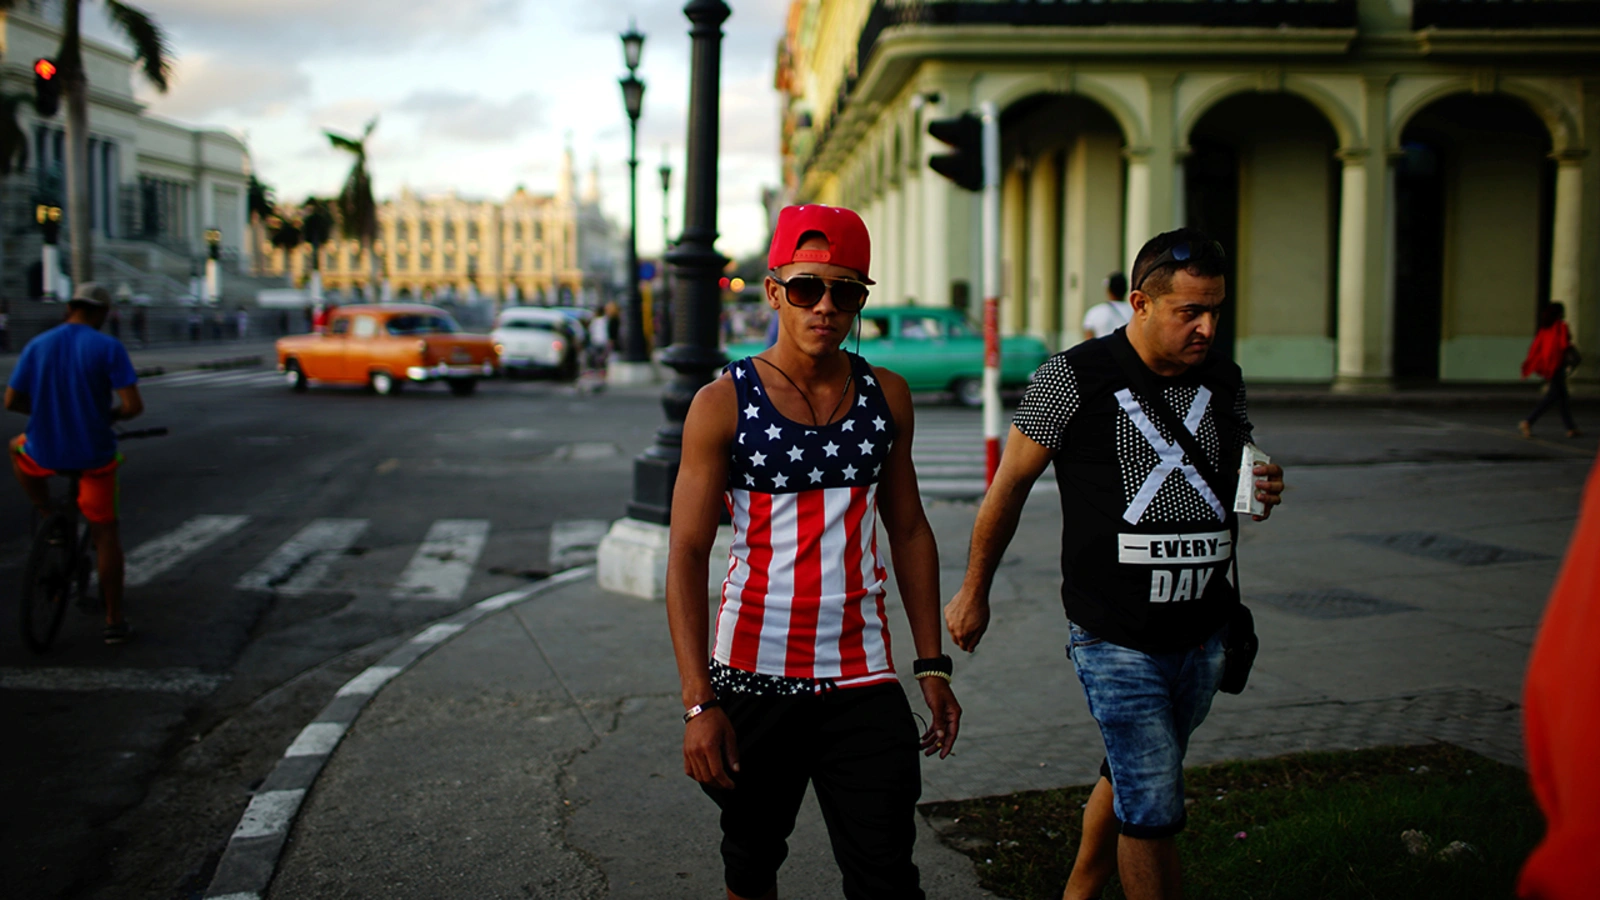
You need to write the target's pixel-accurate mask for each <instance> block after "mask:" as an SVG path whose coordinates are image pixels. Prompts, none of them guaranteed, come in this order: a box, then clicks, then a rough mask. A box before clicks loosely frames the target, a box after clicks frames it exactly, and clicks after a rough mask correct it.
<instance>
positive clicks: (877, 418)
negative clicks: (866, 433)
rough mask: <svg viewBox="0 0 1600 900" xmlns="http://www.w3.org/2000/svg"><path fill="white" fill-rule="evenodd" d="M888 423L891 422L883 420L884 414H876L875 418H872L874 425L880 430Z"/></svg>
mask: <svg viewBox="0 0 1600 900" xmlns="http://www.w3.org/2000/svg"><path fill="white" fill-rule="evenodd" d="M887 424H889V423H887V422H885V421H883V417H882V416H874V417H873V419H872V427H873V428H875V429H877V430H878V431H882V430H883V426H885V425H887Z"/></svg>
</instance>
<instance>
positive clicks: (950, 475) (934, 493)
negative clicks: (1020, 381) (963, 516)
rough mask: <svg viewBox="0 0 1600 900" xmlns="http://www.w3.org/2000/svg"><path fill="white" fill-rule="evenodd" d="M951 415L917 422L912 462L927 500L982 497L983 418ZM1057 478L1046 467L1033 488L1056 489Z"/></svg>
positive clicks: (985, 466)
mask: <svg viewBox="0 0 1600 900" xmlns="http://www.w3.org/2000/svg"><path fill="white" fill-rule="evenodd" d="M941 412H942V411H941ZM957 415H959V414H957ZM951 418H953V417H938V418H935V417H932V416H930V417H928V419H931V421H928V420H924V421H923V422H919V423H918V425H917V432H916V435H915V437H913V438H912V441H913V443H912V445H911V461H912V463H914V464H915V465H916V467H917V489H918V491H919V492H921V494H922V496H923V497H924V498H928V499H975V498H978V497H982V496H983V494H984V491H985V489H986V486H985V484H984V475H985V470H986V468H987V465H988V461H987V456H986V454H985V451H984V444H983V432H982V420H980V419H979V418H978V417H977V416H975V415H974V416H971V417H970V419H971V420H970V422H969V421H965V420H961V421H951V420H950V419H951ZM1002 440H1003V439H1002ZM1055 481H1056V476H1055V470H1054V469H1053V468H1049V469H1045V471H1044V474H1042V475H1040V476H1039V480H1038V481H1036V482H1034V485H1033V490H1034V492H1039V491H1050V492H1054V491H1055Z"/></svg>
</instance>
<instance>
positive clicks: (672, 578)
mask: <svg viewBox="0 0 1600 900" xmlns="http://www.w3.org/2000/svg"><path fill="white" fill-rule="evenodd" d="M738 415H739V412H738V394H737V392H736V391H735V390H734V386H733V383H732V381H730V380H729V379H728V378H727V376H723V377H722V378H721V379H719V380H717V381H714V382H712V383H711V384H708V385H706V386H705V387H703V388H701V389H700V393H698V394H696V395H695V398H694V403H693V404H691V405H690V407H689V415H688V417H687V418H686V419H685V420H684V423H683V455H682V457H681V460H680V462H679V465H678V480H677V482H676V484H675V486H674V487H673V490H672V531H671V535H670V539H669V540H670V544H669V546H668V549H667V625H668V628H669V629H670V630H671V632H672V650H673V653H674V655H675V656H676V657H677V661H678V680H679V683H680V685H681V687H682V690H683V706H684V708H685V709H689V708H692V707H694V706H696V705H699V704H702V703H706V702H707V701H710V700H712V699H714V698H715V696H716V694H715V693H714V692H713V691H712V689H711V672H710V668H709V664H708V663H707V657H708V656H709V653H708V652H707V651H708V646H707V642H708V638H707V632H708V631H709V629H710V618H711V614H710V611H709V609H708V607H709V606H710V602H711V598H710V596H709V595H708V592H707V590H706V584H707V582H708V581H709V580H710V572H709V565H710V556H711V547H712V545H713V544H715V543H716V537H717V522H718V520H719V519H720V513H719V510H720V509H721V507H722V494H723V491H724V490H725V489H726V487H727V482H728V448H729V446H730V445H731V444H732V443H733V435H734V432H735V430H736V428H737V423H738ZM730 770H731V771H733V772H737V771H738V770H739V745H738V738H737V735H735V734H734V730H733V723H732V722H731V721H729V719H728V717H727V715H726V714H725V713H724V712H723V711H722V710H720V709H715V708H713V709H709V710H706V711H705V712H703V713H701V714H700V715H698V716H695V717H694V718H693V719H691V720H690V721H689V723H688V725H686V726H685V727H684V730H683V771H684V774H686V775H688V776H689V777H691V778H693V779H694V780H695V781H698V782H699V783H701V784H715V785H717V786H718V787H721V788H724V789H727V790H732V789H733V787H734V783H733V778H732V776H731V775H730V774H729V772H730Z"/></svg>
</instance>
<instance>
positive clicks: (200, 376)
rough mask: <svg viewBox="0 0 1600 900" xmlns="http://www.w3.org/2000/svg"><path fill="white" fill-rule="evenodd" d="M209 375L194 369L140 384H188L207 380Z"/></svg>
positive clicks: (155, 377)
mask: <svg viewBox="0 0 1600 900" xmlns="http://www.w3.org/2000/svg"><path fill="white" fill-rule="evenodd" d="M211 374H212V373H210V372H207V371H204V370H201V369H195V370H192V371H189V372H173V373H172V374H171V375H156V376H154V377H152V378H150V379H148V380H147V381H144V382H141V383H143V384H153V385H162V384H167V385H176V384H189V383H191V382H195V381H204V380H206V379H207V378H210V377H211Z"/></svg>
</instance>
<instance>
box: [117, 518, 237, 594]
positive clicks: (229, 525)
mask: <svg viewBox="0 0 1600 900" xmlns="http://www.w3.org/2000/svg"><path fill="white" fill-rule="evenodd" d="M249 521H250V517H249V516H195V517H194V518H192V519H190V520H189V521H187V522H185V523H183V524H182V525H179V526H178V527H177V529H176V530H174V531H169V532H167V533H166V534H164V535H162V536H160V537H158V538H154V539H152V540H149V541H146V542H144V543H143V544H140V545H139V546H137V547H135V548H134V549H133V551H132V552H130V553H129V554H128V562H127V575H126V576H125V577H126V579H127V581H126V583H127V585H128V587H138V586H139V585H142V584H149V583H150V582H151V581H153V580H154V579H155V578H156V576H158V575H160V574H161V573H163V572H165V571H167V570H168V569H170V568H172V567H173V566H175V565H177V564H178V563H180V562H183V561H184V560H185V559H187V558H188V557H190V556H191V555H193V554H194V553H196V552H197V551H199V550H201V549H202V548H204V547H205V546H206V545H208V544H211V543H213V542H215V541H217V540H218V539H220V538H222V537H225V536H227V535H230V534H232V533H234V532H235V531H238V530H239V529H240V528H243V527H244V525H245V523H246V522H249Z"/></svg>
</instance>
